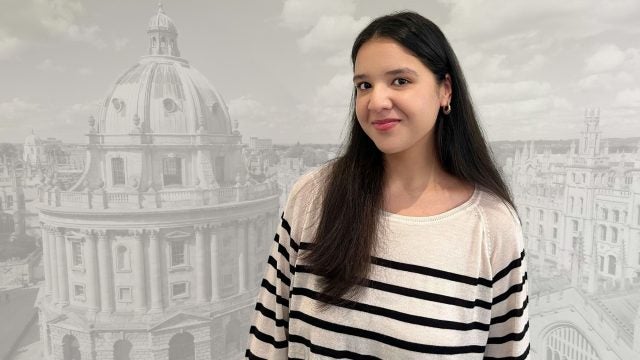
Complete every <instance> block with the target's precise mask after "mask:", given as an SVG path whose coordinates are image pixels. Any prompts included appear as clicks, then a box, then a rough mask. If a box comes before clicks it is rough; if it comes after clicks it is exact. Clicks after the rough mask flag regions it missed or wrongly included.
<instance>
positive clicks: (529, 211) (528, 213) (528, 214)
mask: <svg viewBox="0 0 640 360" xmlns="http://www.w3.org/2000/svg"><path fill="white" fill-rule="evenodd" d="M530 217H531V209H529V208H527V219H529V218H530Z"/></svg>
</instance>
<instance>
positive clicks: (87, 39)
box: [65, 24, 107, 49]
mask: <svg viewBox="0 0 640 360" xmlns="http://www.w3.org/2000/svg"><path fill="white" fill-rule="evenodd" d="M99 33H100V27H98V26H97V25H93V26H78V25H75V24H72V25H70V26H69V27H68V28H67V29H66V31H65V34H66V36H67V37H68V38H69V39H70V40H72V41H77V42H84V43H87V44H90V45H93V46H95V47H96V48H98V49H104V48H105V47H106V46H107V44H106V43H105V41H104V40H102V38H100V36H99Z"/></svg>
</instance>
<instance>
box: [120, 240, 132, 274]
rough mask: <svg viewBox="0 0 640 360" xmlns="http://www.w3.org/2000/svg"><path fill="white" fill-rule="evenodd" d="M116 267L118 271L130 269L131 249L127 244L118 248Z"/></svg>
mask: <svg viewBox="0 0 640 360" xmlns="http://www.w3.org/2000/svg"><path fill="white" fill-rule="evenodd" d="M116 269H117V270H118V271H130V270H131V259H130V256H129V249H127V247H126V246H122V245H120V246H118V249H117V250H116Z"/></svg>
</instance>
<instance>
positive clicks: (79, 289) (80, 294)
mask: <svg viewBox="0 0 640 360" xmlns="http://www.w3.org/2000/svg"><path fill="white" fill-rule="evenodd" d="M73 297H74V298H75V299H76V300H85V291H84V285H82V284H74V285H73Z"/></svg>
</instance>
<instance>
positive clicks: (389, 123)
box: [373, 119, 400, 131]
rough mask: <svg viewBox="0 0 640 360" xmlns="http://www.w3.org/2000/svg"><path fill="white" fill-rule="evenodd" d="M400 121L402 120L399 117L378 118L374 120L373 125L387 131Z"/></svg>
mask: <svg viewBox="0 0 640 360" xmlns="http://www.w3.org/2000/svg"><path fill="white" fill-rule="evenodd" d="M399 122H400V120H397V119H385V120H376V121H374V122H373V127H374V128H376V130H380V131H387V130H390V129H391V128H393V127H394V126H396V124H397V123H399Z"/></svg>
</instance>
